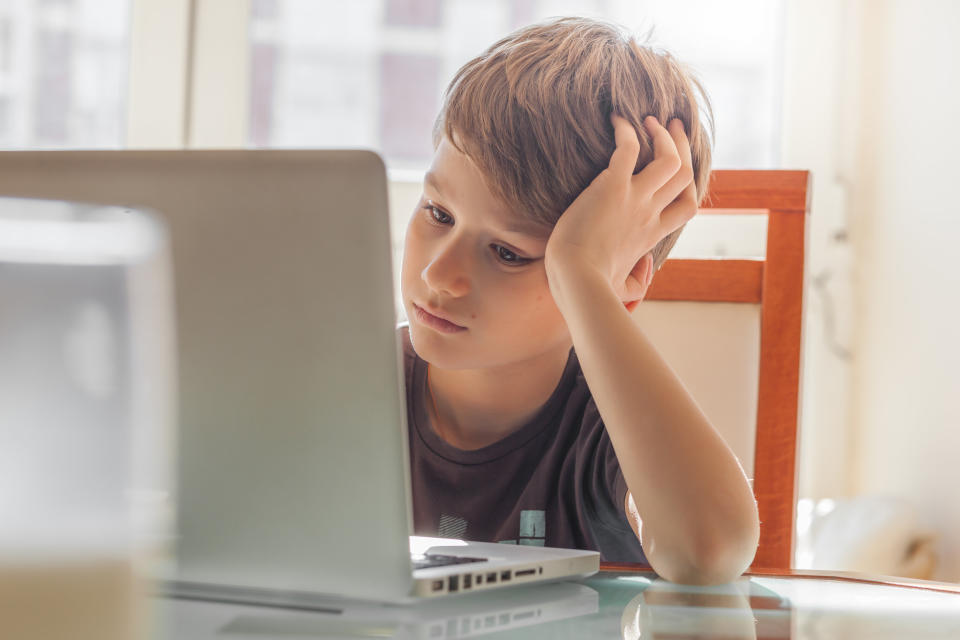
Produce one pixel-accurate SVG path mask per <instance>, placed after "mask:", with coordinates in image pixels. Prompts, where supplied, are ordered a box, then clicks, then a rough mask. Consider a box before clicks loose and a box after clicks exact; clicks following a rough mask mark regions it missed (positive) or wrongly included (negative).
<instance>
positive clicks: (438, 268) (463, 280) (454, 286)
mask: <svg viewBox="0 0 960 640" xmlns="http://www.w3.org/2000/svg"><path fill="white" fill-rule="evenodd" d="M464 262H465V257H464V256H463V255H462V253H461V252H460V251H458V250H457V248H456V247H454V246H449V247H446V248H444V249H443V250H441V251H440V252H439V253H437V254H436V255H435V256H434V257H433V260H431V261H430V262H429V263H427V266H426V267H424V268H423V271H422V272H420V277H421V278H423V281H424V282H425V283H426V284H427V286H428V287H430V288H431V289H433V290H434V291H436V292H438V293H446V294H447V295H449V296H451V297H454V298H459V297H461V296H464V295H466V294H467V293H468V292H469V291H470V278H469V276H468V274H467V265H466V264H464Z"/></svg>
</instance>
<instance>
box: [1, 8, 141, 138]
mask: <svg viewBox="0 0 960 640" xmlns="http://www.w3.org/2000/svg"><path fill="white" fill-rule="evenodd" d="M129 5H130V0H36V1H28V0H6V1H2V2H0V147H2V148H7V149H10V148H14V149H18V148H19V149H22V148H63V147H86V148H90V147H118V146H121V144H122V142H123V125H124V116H125V108H126V79H127V64H128V50H129V47H128V37H129V12H130V6H129Z"/></svg>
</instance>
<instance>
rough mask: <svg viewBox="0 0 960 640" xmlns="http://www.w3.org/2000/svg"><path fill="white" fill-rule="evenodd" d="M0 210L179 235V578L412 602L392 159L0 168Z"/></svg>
mask: <svg viewBox="0 0 960 640" xmlns="http://www.w3.org/2000/svg"><path fill="white" fill-rule="evenodd" d="M0 195H9V196H23V197H42V198H53V199H64V200H75V201H83V202H93V203H102V204H117V205H124V206H145V207H149V208H151V209H153V210H155V211H157V212H159V213H160V214H161V215H162V216H163V218H164V219H165V221H166V223H167V225H168V227H169V232H170V243H171V252H172V256H173V262H174V287H175V307H176V318H177V327H176V331H177V343H178V353H177V358H178V368H179V404H180V411H179V416H180V420H179V428H180V430H179V435H178V437H179V443H178V447H177V450H178V454H179V455H178V457H179V465H178V467H179V471H178V482H179V499H178V515H179V524H178V531H177V533H178V540H177V541H176V546H177V556H178V560H179V572H178V578H179V579H180V580H183V581H189V582H197V583H207V584H224V585H230V586H235V587H256V588H269V589H283V590H295V591H311V592H321V593H344V594H357V595H359V594H363V595H365V596H368V597H371V598H377V597H383V598H387V597H391V596H396V595H398V594H404V593H406V592H407V591H408V590H409V585H410V580H411V576H410V565H409V551H408V548H407V544H408V543H407V536H408V535H409V534H410V524H409V522H410V519H409V513H410V506H409V505H410V497H409V489H408V483H407V482H406V481H405V479H406V477H407V444H406V431H405V429H404V418H405V407H404V394H403V380H402V377H401V373H400V370H399V367H398V357H397V356H398V351H397V350H398V346H397V340H396V332H395V316H394V314H395V308H394V304H393V292H392V287H393V284H392V282H393V280H392V277H391V265H390V237H389V223H388V217H387V194H386V177H385V172H384V167H383V164H382V162H381V160H380V159H379V157H377V156H376V155H375V154H373V153H370V152H363V151H315V150H309V151H308V150H286V151H274V150H269V151H265V150H258V151H252V150H237V151H42V152H0ZM371 576H375V577H376V579H371Z"/></svg>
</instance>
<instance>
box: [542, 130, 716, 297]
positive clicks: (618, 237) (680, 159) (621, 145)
mask: <svg viewBox="0 0 960 640" xmlns="http://www.w3.org/2000/svg"><path fill="white" fill-rule="evenodd" d="M610 119H611V121H612V123H613V129H614V138H615V140H616V149H614V151H613V155H612V156H611V157H610V164H609V166H608V167H607V168H606V169H604V170H603V171H602V172H601V173H600V175H598V176H597V177H596V178H594V180H593V182H591V183H590V185H589V186H588V187H587V188H586V189H584V190H583V192H582V193H581V194H580V195H579V196H577V199H576V200H574V201H573V203H572V204H571V205H570V206H569V207H568V208H567V210H566V211H564V212H563V215H562V216H560V219H559V221H558V222H557V224H556V226H555V227H554V229H553V232H552V233H551V234H550V238H549V240H548V242H547V248H546V254H545V266H546V270H547V276H548V278H550V279H551V280H553V279H554V278H556V277H558V276H561V275H567V276H569V275H573V274H571V272H570V270H571V269H572V270H573V273H574V274H575V273H578V272H579V273H583V272H584V271H592V272H595V273H596V274H598V275H600V276H601V277H602V278H603V279H604V280H606V281H608V282H609V283H610V285H611V287H612V288H613V290H614V291H615V292H616V294H617V295H618V296H619V297H620V299H621V300H623V301H631V300H637V299H639V298H640V297H642V295H643V292H644V291H645V289H646V285H647V284H648V283H647V282H643V281H642V280H643V278H642V272H643V267H644V265H643V262H642V260H641V258H643V256H645V255H646V254H647V253H648V252H649V251H650V250H651V249H653V248H654V247H655V246H656V244H657V243H658V242H660V240H662V239H663V238H664V237H666V236H667V235H668V234H669V233H670V232H672V231H674V230H676V229H678V228H680V227H681V226H682V225H683V224H684V223H686V222H687V221H688V220H690V218H692V217H693V216H694V215H695V214H696V212H697V190H696V185H695V183H694V181H693V162H692V159H691V153H690V143H689V141H688V140H687V134H686V132H685V131H684V128H683V122H682V121H680V120H679V119H674V120H672V121H671V122H670V124H669V131H668V130H667V129H665V128H664V127H663V126H662V125H661V124H660V123H659V122H658V121H657V119H656V118H654V117H653V116H647V117H646V118H645V119H644V122H643V123H644V126H645V127H646V128H647V131H648V132H649V133H650V135H651V136H652V138H653V151H654V154H653V155H654V157H653V160H652V161H651V162H650V163H649V164H648V165H647V166H645V167H644V168H643V170H641V171H640V173H638V174H636V175H634V173H633V169H634V167H635V166H636V163H637V156H638V155H639V153H640V142H639V140H638V138H637V132H636V130H634V128H633V126H632V125H631V124H630V123H629V122H628V121H627V120H626V119H624V118H622V117H620V116H618V115H612V116H611V118H610ZM591 275H593V274H591ZM651 275H652V274H651Z"/></svg>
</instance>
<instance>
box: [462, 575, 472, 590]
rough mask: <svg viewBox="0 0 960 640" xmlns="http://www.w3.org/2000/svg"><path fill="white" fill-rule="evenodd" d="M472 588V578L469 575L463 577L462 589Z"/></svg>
mask: <svg viewBox="0 0 960 640" xmlns="http://www.w3.org/2000/svg"><path fill="white" fill-rule="evenodd" d="M472 586H473V576H472V575H470V574H469V573H468V574H466V575H464V576H463V588H464V589H469V588H470V587H472Z"/></svg>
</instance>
